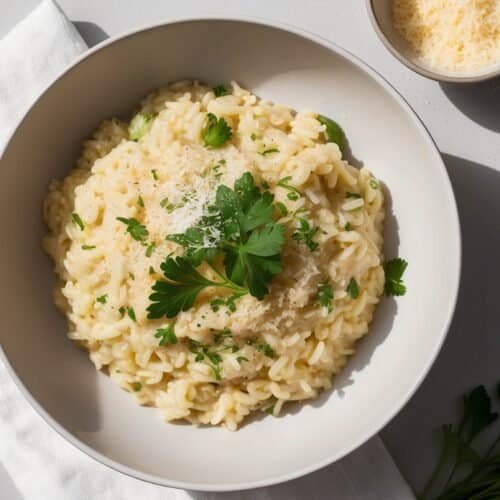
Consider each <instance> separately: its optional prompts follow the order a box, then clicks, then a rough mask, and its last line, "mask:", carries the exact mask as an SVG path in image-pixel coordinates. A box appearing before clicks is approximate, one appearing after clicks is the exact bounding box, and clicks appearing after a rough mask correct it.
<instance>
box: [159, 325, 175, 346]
mask: <svg viewBox="0 0 500 500" xmlns="http://www.w3.org/2000/svg"><path fill="white" fill-rule="evenodd" d="M155 337H156V338H157V339H160V341H159V342H158V344H159V345H161V346H166V345H168V344H177V335H176V334H175V330H174V324H173V323H170V324H169V325H168V326H166V327H165V328H158V330H156V333H155Z"/></svg>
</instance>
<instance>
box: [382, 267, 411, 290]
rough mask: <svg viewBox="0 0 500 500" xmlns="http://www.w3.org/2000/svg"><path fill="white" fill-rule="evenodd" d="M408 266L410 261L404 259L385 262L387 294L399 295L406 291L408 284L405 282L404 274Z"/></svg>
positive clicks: (385, 287) (385, 288)
mask: <svg viewBox="0 0 500 500" xmlns="http://www.w3.org/2000/svg"><path fill="white" fill-rule="evenodd" d="M407 267H408V262H406V260H404V259H392V260H388V261H387V262H386V263H385V264H384V272H385V285H384V291H385V294H386V295H396V296H398V295H404V294H405V293H406V286H405V284H404V283H403V274H404V272H405V271H406V268H407Z"/></svg>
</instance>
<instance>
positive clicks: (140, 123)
mask: <svg viewBox="0 0 500 500" xmlns="http://www.w3.org/2000/svg"><path fill="white" fill-rule="evenodd" d="M152 125H153V116H152V115H148V114H147V113H137V114H136V115H135V116H134V117H133V118H132V120H130V125H129V126H128V138H129V140H131V141H138V140H139V139H141V138H142V137H144V136H145V135H146V134H147V133H148V132H149V131H150V130H151V126H152Z"/></svg>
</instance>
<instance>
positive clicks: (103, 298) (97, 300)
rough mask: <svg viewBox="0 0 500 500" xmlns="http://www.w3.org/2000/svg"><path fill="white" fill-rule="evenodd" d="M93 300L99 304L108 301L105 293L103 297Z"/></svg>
mask: <svg viewBox="0 0 500 500" xmlns="http://www.w3.org/2000/svg"><path fill="white" fill-rule="evenodd" d="M95 300H96V302H99V303H100V304H106V302H107V301H108V294H107V293H105V294H104V295H99V297H97V298H96V299H95Z"/></svg>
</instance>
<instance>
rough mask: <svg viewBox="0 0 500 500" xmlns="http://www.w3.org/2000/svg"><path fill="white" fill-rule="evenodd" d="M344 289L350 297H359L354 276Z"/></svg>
mask: <svg viewBox="0 0 500 500" xmlns="http://www.w3.org/2000/svg"><path fill="white" fill-rule="evenodd" d="M345 290H346V292H347V293H348V294H349V295H350V296H351V299H357V298H358V297H359V285H358V282H357V281H356V280H355V279H354V278H351V280H350V281H349V284H348V285H347V288H346V289H345Z"/></svg>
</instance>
